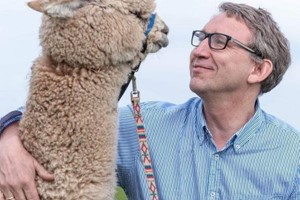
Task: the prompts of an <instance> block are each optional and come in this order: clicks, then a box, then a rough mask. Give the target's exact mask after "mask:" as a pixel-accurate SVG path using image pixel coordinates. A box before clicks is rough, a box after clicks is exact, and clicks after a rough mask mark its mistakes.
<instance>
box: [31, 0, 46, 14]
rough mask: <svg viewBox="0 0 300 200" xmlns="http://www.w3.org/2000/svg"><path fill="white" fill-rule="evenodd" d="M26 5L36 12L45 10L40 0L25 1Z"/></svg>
mask: <svg viewBox="0 0 300 200" xmlns="http://www.w3.org/2000/svg"><path fill="white" fill-rule="evenodd" d="M27 5H28V6H29V7H30V8H32V9H33V10H36V11H38V12H45V8H44V5H43V3H42V2H41V1H39V0H35V1H30V2H28V3H27Z"/></svg>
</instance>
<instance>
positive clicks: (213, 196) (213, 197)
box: [209, 192, 216, 200]
mask: <svg viewBox="0 0 300 200" xmlns="http://www.w3.org/2000/svg"><path fill="white" fill-rule="evenodd" d="M215 198H216V193H215V192H211V193H210V197H209V199H211V200H213V199H215Z"/></svg>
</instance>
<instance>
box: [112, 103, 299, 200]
mask: <svg viewBox="0 0 300 200" xmlns="http://www.w3.org/2000/svg"><path fill="white" fill-rule="evenodd" d="M141 106H142V115H143V118H144V125H145V130H146V134H147V137H148V145H149V148H150V153H151V157H152V165H153V168H154V173H155V178H156V181H157V187H158V194H159V197H160V200H177V199H178V200H202V199H222V200H223V199H224V200H227V199H228V200H235V199H241V200H242V199H247V200H252V199H253V200H254V199H255V200H265V199H286V200H292V199H293V200H300V189H299V187H300V174H299V173H300V168H299V165H300V134H299V132H298V131H297V130H295V129H293V128H292V127H290V126H289V125H287V124H286V123H284V122H282V121H280V120H278V119H277V118H275V117H273V116H271V115H268V114H266V113H265V112H264V111H262V110H261V109H260V107H259V106H258V108H257V111H256V113H255V115H254V116H253V117H252V119H251V120H250V121H249V122H248V123H247V124H246V125H245V126H244V127H243V128H241V129H240V130H239V131H238V132H237V133H236V134H235V136H234V137H232V139H231V140H230V141H229V142H228V144H227V146H226V147H225V148H224V149H222V150H221V151H218V150H217V149H216V147H215V145H214V144H213V142H212V140H211V137H210V134H209V132H208V130H207V128H206V126H205V124H206V123H205V120H204V117H203V114H202V109H201V108H202V102H201V100H200V99H199V98H193V99H190V100H189V101H188V102H186V103H185V104H182V105H173V104H169V103H163V102H148V103H142V104H141ZM119 127H120V129H119V142H118V162H117V164H118V179H119V184H120V186H122V187H123V188H124V190H125V192H126V193H127V195H128V198H129V199H130V200H144V199H145V200H146V199H149V198H148V196H147V184H146V179H145V175H144V170H143V165H142V162H141V160H140V156H139V147H138V138H137V134H136V127H135V122H134V120H133V111H132V109H131V107H130V106H128V107H124V108H120V121H119Z"/></svg>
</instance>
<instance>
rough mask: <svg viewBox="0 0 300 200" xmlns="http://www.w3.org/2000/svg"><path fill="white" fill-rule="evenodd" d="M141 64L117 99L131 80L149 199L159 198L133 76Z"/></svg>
mask: <svg viewBox="0 0 300 200" xmlns="http://www.w3.org/2000/svg"><path fill="white" fill-rule="evenodd" d="M155 18H156V14H151V17H150V18H149V21H148V26H147V29H146V31H145V33H144V34H145V36H146V40H145V43H144V46H143V49H142V51H141V52H142V53H145V51H146V49H147V37H148V35H149V33H150V31H151V30H152V28H153V25H154V22H155ZM140 65H141V61H140V63H139V64H138V65H137V66H136V67H134V68H133V69H132V71H131V73H130V74H129V77H128V81H127V83H126V84H124V85H123V86H122V88H121V93H120V96H119V100H120V98H121V97H122V95H123V94H124V92H125V90H126V89H127V87H128V85H129V83H130V81H131V80H132V92H131V103H132V108H133V112H134V119H135V123H136V128H137V134H138V140H139V149H140V155H141V161H142V162H143V166H144V173H145V176H146V181H147V186H148V196H149V198H150V199H151V200H159V198H158V193H157V187H156V183H155V177H154V173H153V168H152V163H151V157H150V152H149V147H148V142H147V135H146V131H145V127H144V122H143V118H142V114H141V107H140V92H139V91H138V90H137V86H136V77H135V76H134V73H135V72H137V71H138V70H139V67H140Z"/></svg>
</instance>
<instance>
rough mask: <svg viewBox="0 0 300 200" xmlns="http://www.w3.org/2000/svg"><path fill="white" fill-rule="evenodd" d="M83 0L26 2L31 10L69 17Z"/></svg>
mask: <svg viewBox="0 0 300 200" xmlns="http://www.w3.org/2000/svg"><path fill="white" fill-rule="evenodd" d="M83 4H84V1H83V0H70V1H68V2H63V3H61V2H59V1H58V0H57V1H55V2H54V1H53V2H45V1H44V0H33V1H30V2H28V6H29V7H30V8H32V9H33V10H36V11H38V12H42V13H45V14H47V15H49V16H51V17H59V18H70V17H73V15H74V12H75V11H76V10H77V9H78V8H80V7H82V6H83Z"/></svg>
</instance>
